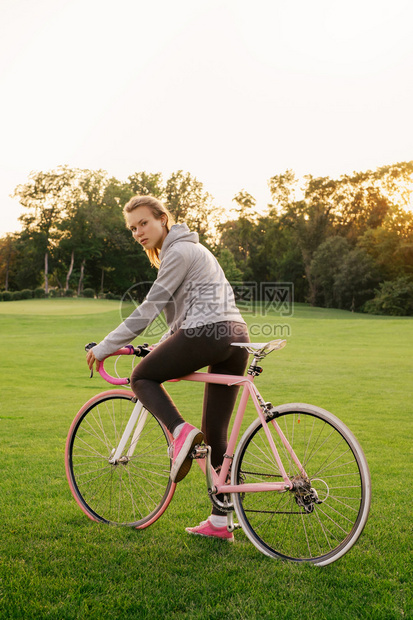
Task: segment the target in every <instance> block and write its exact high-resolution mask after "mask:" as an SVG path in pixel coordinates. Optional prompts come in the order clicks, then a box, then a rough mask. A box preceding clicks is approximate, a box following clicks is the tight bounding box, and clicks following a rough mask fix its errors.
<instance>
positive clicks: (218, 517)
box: [87, 196, 249, 540]
mask: <svg viewBox="0 0 413 620" xmlns="http://www.w3.org/2000/svg"><path fill="white" fill-rule="evenodd" d="M124 215H125V220H126V224H127V226H128V228H129V229H130V231H131V233H132V236H133V238H134V239H135V240H136V241H138V242H139V243H140V244H141V245H142V247H143V249H144V250H145V252H146V253H147V255H148V258H149V260H150V262H151V263H152V265H154V266H155V267H157V268H158V269H159V271H158V277H157V279H156V280H155V282H154V283H153V285H152V287H151V289H150V291H149V293H148V295H147V296H146V298H145V300H144V302H143V303H142V304H141V305H140V306H139V307H138V308H137V309H136V310H134V312H132V314H131V315H130V316H129V317H128V318H127V319H126V320H125V321H124V322H123V323H121V324H120V325H119V326H118V327H117V328H116V329H115V330H114V331H113V332H111V333H110V334H109V335H108V336H106V338H104V340H102V342H100V343H99V344H98V345H96V346H95V347H93V349H91V350H90V351H89V352H88V354H87V363H88V366H89V368H92V366H93V364H94V362H96V365H97V367H98V364H99V360H103V359H104V358H105V357H106V356H107V355H109V354H110V353H114V352H115V351H116V350H117V349H119V348H121V347H123V346H124V345H126V344H128V343H130V342H131V341H132V340H133V339H134V338H135V337H136V336H138V335H139V334H140V333H141V332H142V331H143V330H144V329H145V328H146V327H147V326H148V325H149V324H150V323H151V322H152V321H153V320H154V319H156V317H157V316H158V315H159V314H160V313H161V312H162V311H164V313H165V318H166V321H167V323H168V326H169V332H168V334H166V335H165V336H164V337H163V338H162V340H161V342H160V343H159V344H158V345H157V346H156V347H155V348H154V349H153V350H152V351H151V353H150V354H149V355H148V356H146V357H145V358H144V359H142V361H141V362H140V363H139V364H138V365H137V366H136V367H135V369H134V371H133V373H132V376H131V387H132V390H133V391H134V393H135V394H136V396H137V397H138V398H139V400H140V401H141V402H142V403H143V405H144V406H145V407H146V408H147V409H148V410H149V411H151V413H153V415H155V416H156V417H157V418H158V419H159V420H161V422H163V424H164V425H165V426H166V427H167V428H168V430H169V431H170V432H171V433H172V435H173V438H174V440H173V442H172V467H171V474H170V475H171V479H172V481H174V482H179V481H180V480H182V479H183V478H184V477H185V476H186V474H187V473H188V472H189V470H190V468H191V465H192V459H190V458H189V457H188V455H189V454H190V453H191V452H192V450H193V448H194V446H195V445H196V444H197V443H200V442H201V441H202V439H203V438H204V439H205V442H206V443H207V444H208V445H210V446H211V448H212V465H213V466H214V467H217V466H218V465H219V464H220V463H222V459H223V455H224V454H225V451H226V448H227V431H228V426H229V422H230V418H231V414H232V410H233V408H234V404H235V400H236V397H237V393H238V387H236V386H234V387H232V386H231V387H229V386H222V385H213V384H209V385H208V384H206V386H205V394H204V406H203V417H202V427H201V428H202V430H199V429H197V428H195V427H194V426H192V425H191V424H189V423H187V422H185V420H184V419H183V418H182V416H181V415H180V413H179V411H178V410H177V408H176V407H175V405H174V403H173V401H172V400H171V398H170V396H169V394H168V393H167V392H166V390H165V389H164V387H163V386H162V384H163V383H164V382H165V381H167V380H168V379H177V378H179V377H182V376H184V375H186V374H189V373H191V372H194V371H195V370H199V369H200V368H203V367H205V366H208V367H209V371H210V372H214V373H223V374H234V375H242V374H243V373H244V371H245V367H246V364H247V361H248V353H247V352H246V350H245V349H244V348H241V347H233V346H231V343H232V342H249V337H248V331H247V326H246V324H245V321H244V320H243V319H242V316H241V314H240V312H239V310H238V308H237V307H236V305H235V300H234V295H233V291H232V289H231V286H230V285H229V283H228V281H227V280H226V278H225V275H224V272H223V271H222V269H221V267H220V265H219V264H218V262H217V260H216V259H215V257H214V256H213V255H212V254H211V252H209V251H208V250H207V249H206V248H205V247H204V246H203V245H201V244H200V243H199V239H198V234H197V233H195V232H190V231H189V229H188V227H187V226H186V224H174V223H173V219H172V216H171V214H170V212H169V211H168V210H167V209H166V208H165V207H164V206H163V205H162V203H161V202H159V200H157V199H156V198H154V197H152V196H136V197H134V198H132V199H131V200H130V201H129V202H128V204H127V205H126V206H125V208H124ZM186 529H187V531H188V532H189V533H191V534H199V535H201V536H214V537H217V538H224V539H228V540H233V534H232V533H229V532H228V531H227V529H226V516H225V514H224V513H222V512H220V511H219V510H218V509H216V508H215V507H214V508H213V510H212V515H211V516H210V517H209V518H208V519H207V521H203V522H202V523H201V524H200V525H199V526H197V527H194V528H186Z"/></svg>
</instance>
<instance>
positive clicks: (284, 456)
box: [65, 340, 371, 566]
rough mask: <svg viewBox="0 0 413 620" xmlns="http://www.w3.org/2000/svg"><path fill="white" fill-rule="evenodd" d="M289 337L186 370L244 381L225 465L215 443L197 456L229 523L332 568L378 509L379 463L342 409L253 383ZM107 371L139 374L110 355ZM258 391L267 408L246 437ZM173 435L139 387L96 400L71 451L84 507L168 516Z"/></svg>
mask: <svg viewBox="0 0 413 620" xmlns="http://www.w3.org/2000/svg"><path fill="white" fill-rule="evenodd" d="M285 344H286V342H285V340H273V341H271V342H268V343H245V344H239V343H237V344H236V346H244V347H245V348H246V349H247V350H248V351H249V353H250V354H252V356H253V359H252V361H251V364H250V366H249V368H248V372H247V374H246V375H245V376H234V375H221V374H211V373H206V372H194V373H192V374H190V375H187V376H185V377H182V378H181V379H179V380H180V381H196V382H201V383H218V384H222V385H234V384H238V385H240V386H241V388H242V391H241V397H240V400H239V405H238V409H237V412H236V415H235V419H234V423H233V426H232V430H231V434H230V437H229V442H228V449H227V454H226V455H225V456H224V459H223V463H222V465H221V467H220V468H217V470H215V469H214V468H213V467H212V466H211V450H210V448H209V446H206V445H203V444H202V445H199V446H196V448H195V449H194V451H193V453H192V457H193V458H194V459H196V461H197V463H198V464H199V465H200V466H201V469H202V470H203V471H204V473H205V475H206V481H207V489H208V494H209V497H210V499H211V501H212V503H213V504H215V505H216V506H218V507H219V508H220V509H221V510H223V511H225V512H226V513H227V521H228V525H227V527H228V529H229V530H230V531H232V530H234V529H236V528H237V527H242V529H243V531H244V532H245V534H246V536H247V537H248V538H249V540H250V541H251V542H252V544H253V545H255V547H256V548H257V549H259V551H261V552H262V553H264V554H265V555H268V556H271V557H275V558H281V559H287V560H292V561H295V562H310V563H312V564H315V565H318V566H323V565H326V564H329V563H331V562H334V561H335V560H337V559H339V558H340V557H341V556H343V555H344V554H345V553H347V551H349V549H351V547H352V546H353V545H354V543H355V542H356V541H357V539H358V538H359V536H360V534H361V532H362V530H363V528H364V526H365V524H366V521H367V518H368V514H369V509H370V500H371V483H370V473H369V468H368V465H367V461H366V458H365V456H364V453H363V450H362V449H361V447H360V445H359V443H358V441H357V440H356V438H355V437H354V435H353V434H352V432H351V431H350V430H349V429H348V428H347V427H346V426H345V425H344V424H343V423H342V422H341V421H340V420H339V419H338V418H337V417H336V416H334V415H333V414H331V413H329V412H328V411H325V410H324V409H320V408H319V407H314V406H313V405H307V404H304V403H289V404H284V405H279V406H273V405H272V404H271V403H270V402H267V401H265V400H264V399H263V398H262V397H261V395H260V393H259V391H258V390H257V388H256V386H255V384H254V378H255V377H256V376H258V375H259V374H260V373H261V372H262V368H261V367H260V366H259V365H258V362H260V360H262V359H263V358H264V357H265V356H266V355H268V354H269V353H271V352H272V351H275V350H277V349H281V348H283V347H284V346H285ZM148 353H150V350H149V349H148V348H147V345H142V346H140V347H137V348H135V347H133V346H132V345H128V346H127V347H125V348H123V349H120V350H119V351H117V352H116V353H115V354H114V355H136V356H144V355H146V354H148ZM99 372H100V374H101V376H102V377H103V378H104V379H105V380H106V381H108V382H109V383H111V384H114V385H124V386H125V385H127V384H128V383H129V379H128V378H122V377H120V378H119V377H117V378H115V377H112V376H110V375H108V374H107V372H106V370H105V369H104V365H103V363H101V365H100V368H99ZM249 398H251V399H252V401H253V403H254V405H255V408H256V410H257V418H256V419H255V420H254V422H252V424H251V425H250V426H249V427H248V428H247V430H246V431H245V432H244V434H243V436H242V437H241V439H240V441H239V443H238V437H239V434H240V429H241V423H242V420H243V416H244V412H245V409H246V405H247V401H248V399H249ZM171 441H172V438H171V436H170V434H169V432H168V431H167V429H166V428H165V427H164V426H163V425H162V424H161V423H160V422H159V421H158V420H157V419H156V418H155V417H154V416H153V415H152V414H151V413H150V412H149V411H147V410H146V409H145V408H144V407H143V406H142V404H141V403H140V402H139V401H138V400H137V398H136V397H135V396H134V394H133V393H132V392H131V391H130V390H128V389H111V390H108V391H106V392H103V393H101V394H97V395H96V396H94V397H93V398H92V399H91V400H89V401H88V402H87V403H86V404H85V405H84V406H83V407H82V408H81V409H80V411H79V413H78V414H77V415H76V417H75V419H74V421H73V423H72V425H71V427H70V430H69V434H68V437H67V442H66V453H65V462H66V473H67V478H68V481H69V485H70V489H71V491H72V493H73V496H74V498H75V500H76V502H77V503H78V504H79V506H80V508H81V509H82V510H83V512H84V513H85V514H86V515H87V516H88V517H89V518H90V519H92V520H94V521H101V522H102V521H103V522H105V523H112V524H117V525H126V526H131V527H134V528H137V529H143V528H146V527H148V526H149V525H151V524H152V523H154V522H155V521H156V520H157V519H159V517H160V516H161V515H162V514H163V513H164V511H165V510H166V508H167V507H168V504H169V502H170V501H171V499H172V497H173V494H174V491H175V487H176V485H175V484H174V483H173V482H171V480H170V477H169V471H170V467H171V460H170V457H169V455H168V447H169V445H170V443H171ZM234 511H235V513H236V516H237V519H238V521H239V525H238V524H235V523H234V519H233V515H234Z"/></svg>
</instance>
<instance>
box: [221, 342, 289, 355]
mask: <svg viewBox="0 0 413 620" xmlns="http://www.w3.org/2000/svg"><path fill="white" fill-rule="evenodd" d="M286 344H287V341H286V340H270V342H231V345H232V346H233V347H244V348H245V349H247V351H248V353H252V354H254V355H256V356H257V357H264V356H265V355H268V353H271V351H278V349H283V348H284V347H285V345H286Z"/></svg>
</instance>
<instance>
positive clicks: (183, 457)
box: [169, 422, 204, 482]
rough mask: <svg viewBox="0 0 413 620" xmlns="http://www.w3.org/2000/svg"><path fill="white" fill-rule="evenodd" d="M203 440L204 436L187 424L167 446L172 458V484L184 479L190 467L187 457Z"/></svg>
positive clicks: (190, 460)
mask: <svg viewBox="0 0 413 620" xmlns="http://www.w3.org/2000/svg"><path fill="white" fill-rule="evenodd" d="M203 438H204V435H203V434H202V432H201V431H200V430H199V429H198V428H195V426H192V425H191V424H188V422H186V423H185V426H184V427H183V428H182V430H181V432H180V433H179V435H178V437H177V438H176V439H175V440H174V441H173V442H172V444H171V445H170V446H169V450H170V456H171V457H172V467H171V473H170V477H171V480H172V482H180V481H181V480H182V479H183V478H185V476H186V474H187V473H188V472H189V470H190V469H191V466H192V459H190V458H189V457H188V455H189V454H190V453H191V452H192V450H193V449H194V448H195V446H196V445H197V444H198V443H201V441H202V440H203ZM171 452H172V454H171Z"/></svg>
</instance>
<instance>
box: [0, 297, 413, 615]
mask: <svg viewBox="0 0 413 620" xmlns="http://www.w3.org/2000/svg"><path fill="white" fill-rule="evenodd" d="M118 303H119V302H111V301H99V300H75V299H68V300H60V299H55V300H33V301H18V302H4V303H1V304H0V351H1V356H0V364H1V371H0V377H1V379H0V384H1V399H0V400H1V403H0V441H1V443H0V485H1V495H0V511H1V536H0V618H2V619H3V618H24V619H25V620H26V619H35V618H53V619H59V620H60V619H69V618H70V619H72V618H73V619H74V618H93V619H94V618H97V619H98V618H104V619H106V618H108V619H109V618H111V619H113V618H116V619H117V618H119V619H120V618H122V619H126V618H134V619H138V620H139V619H141V618H142V619H146V618H148V619H157V618H160V619H163V618H168V619H178V618H179V619H181V618H182V619H188V620H189V619H191V620H201V619H202V620H207V619H217V620H218V619H219V620H227V619H228V620H229V619H234V620H235V619H236V620H239V619H246V620H249V619H260V620H261V619H267V618H268V619H272V618H274V619H279V618H283V619H285V618H287V619H290V618H291V619H295V618H302V619H307V618H316V619H318V620H322V619H330V618H331V619H333V620H337V619H341V618H343V619H344V618H348V619H355V618H382V619H383V620H388V619H392V618H413V606H412V583H413V575H412V557H411V550H412V499H411V486H412V485H411V481H410V473H411V470H412V426H413V424H412V419H413V398H412V396H413V394H412V378H413V374H412V373H413V355H412V351H413V319H409V318H385V317H372V316H365V315H358V314H351V313H348V312H342V311H337V310H324V309H317V308H309V307H307V306H300V305H297V306H296V307H295V312H294V316H293V317H290V318H285V319H280V317H277V316H274V315H269V316H265V317H259V316H250V317H248V316H246V318H247V319H248V321H249V322H250V324H251V325H254V326H255V327H254V329H255V330H258V327H257V326H259V325H261V327H262V329H263V330H269V329H270V327H268V326H274V324H277V323H283V324H288V329H289V330H290V335H289V337H288V346H287V347H286V348H285V349H283V350H282V351H280V352H275V353H273V354H271V355H270V356H269V357H268V358H266V360H265V361H264V363H263V366H264V372H263V374H262V375H261V376H260V377H259V378H258V379H257V385H258V387H259V389H260V391H261V393H262V394H263V396H264V397H265V398H266V399H267V400H271V401H272V402H273V404H281V403H284V402H296V401H301V402H309V403H312V404H315V405H319V406H321V407H324V408H326V409H329V410H330V411H332V412H333V413H335V414H336V415H337V416H338V417H340V418H341V419H342V420H343V421H344V422H345V423H346V424H347V425H348V426H349V427H350V428H351V429H352V430H353V432H354V433H355V434H356V436H357V438H358V439H359V441H360V443H361V445H362V446H363V448H364V451H365V453H366V456H367V459H368V462H369V465H370V470H371V476H372V487H373V501H372V508H371V513H370V518H369V521H368V522H367V526H366V528H365V530H364V532H363V534H362V536H361V538H360V540H359V541H358V543H357V544H356V545H355V546H354V547H353V549H352V550H351V551H350V552H349V553H348V554H347V555H346V556H344V557H343V558H341V559H340V560H338V561H337V562H335V563H333V564H331V565H329V566H327V567H324V568H315V567H313V566H308V565H297V564H291V563H284V562H281V561H277V560H273V559H270V558H267V557H265V556H263V555H262V554H260V553H259V552H258V551H257V549H255V547H253V545H251V543H250V542H249V541H248V540H247V538H246V537H245V535H244V534H243V532H242V531H237V532H236V542H235V544H234V545H228V544H226V543H224V542H222V541H210V540H207V539H202V538H198V537H189V536H188V535H187V534H186V533H185V530H184V528H185V527H186V526H188V525H195V524H197V523H198V522H199V521H200V520H202V519H203V518H205V517H206V515H207V514H208V513H209V508H210V505H209V500H208V498H207V495H206V491H205V482H204V480H203V478H202V475H201V472H200V470H199V468H197V467H194V468H193V469H192V471H191V473H190V475H189V476H188V477H187V478H186V479H185V480H184V481H183V482H182V483H180V484H179V485H178V487H177V491H176V494H175V497H174V500H173V502H172V504H171V505H170V507H169V508H168V510H167V512H166V513H165V514H164V515H163V516H162V518H161V519H160V520H159V521H157V522H156V523H155V524H154V525H153V526H152V527H150V528H148V529H146V530H143V531H141V532H137V531H133V530H130V529H126V528H114V527H109V526H105V525H100V524H96V523H93V522H91V521H89V520H88V519H87V517H86V516H85V515H84V514H83V513H82V512H81V511H80V509H79V508H78V506H77V504H76V503H75V501H74V500H73V498H72V496H71V494H70V491H69V487H68V484H67V482H66V477H65V471H64V445H65V439H66V434H67V431H68V429H69V426H70V423H71V421H72V419H73V417H74V415H75V414H76V412H77V410H78V409H79V408H80V406H81V405H82V404H83V403H84V402H85V401H86V400H87V399H88V398H90V397H91V396H92V395H93V394H96V393H98V392H100V391H104V390H105V389H108V388H109V386H108V385H107V384H105V383H104V382H103V380H102V379H101V378H100V377H95V378H94V379H93V380H90V379H89V373H88V369H87V367H86V364H85V361H84V357H85V354H84V351H83V347H84V344H85V343H86V342H88V341H90V340H96V341H99V340H100V339H101V338H102V337H103V336H105V335H106V333H107V332H108V331H110V330H111V329H113V328H114V327H115V326H116V325H117V324H118V322H119V320H120V319H119V308H118ZM266 333H268V331H267V332H266ZM274 335H275V337H278V335H279V334H277V333H275V334H274ZM255 336H256V338H255V339H256V340H259V341H262V340H266V339H268V340H270V339H271V337H268V338H265V337H263V336H261V337H258V334H257V331H255ZM138 341H140V342H142V340H139V339H137V342H138ZM125 363H126V361H125ZM168 389H170V391H171V393H172V394H173V395H174V398H175V399H176V402H177V404H178V406H179V407H180V409H181V411H182V414H183V415H184V417H186V419H187V420H188V421H191V422H193V423H199V419H200V406H201V401H202V387H201V386H200V385H196V384H183V383H182V384H180V383H177V384H170V388H168ZM251 415H252V411H251V410H249V411H248V416H251ZM249 421H250V419H249V420H247V421H246V423H247V422H249Z"/></svg>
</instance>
